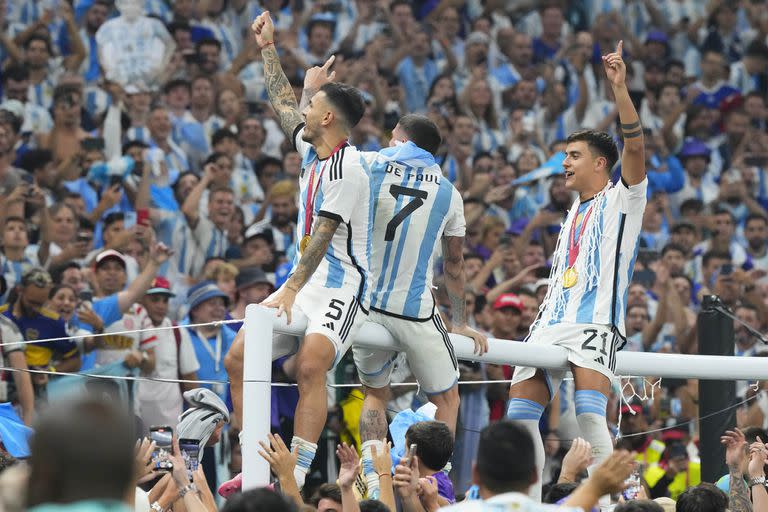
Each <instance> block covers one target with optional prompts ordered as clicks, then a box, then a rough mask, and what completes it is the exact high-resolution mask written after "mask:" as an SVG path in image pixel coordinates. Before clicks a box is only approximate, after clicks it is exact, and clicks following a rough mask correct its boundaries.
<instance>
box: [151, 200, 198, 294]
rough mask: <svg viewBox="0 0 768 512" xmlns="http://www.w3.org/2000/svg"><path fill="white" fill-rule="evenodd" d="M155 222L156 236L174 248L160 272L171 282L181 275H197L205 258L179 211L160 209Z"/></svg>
mask: <svg viewBox="0 0 768 512" xmlns="http://www.w3.org/2000/svg"><path fill="white" fill-rule="evenodd" d="M161 212H162V214H161V217H160V219H158V222H157V223H156V224H155V229H156V230H157V238H158V240H160V241H161V242H163V243H164V244H166V245H167V246H168V247H172V248H173V250H174V253H173V255H172V256H171V259H170V260H169V262H168V263H167V264H164V265H163V267H164V268H163V267H161V269H160V274H162V275H164V276H166V277H167V278H168V279H169V280H170V281H171V282H173V279H174V278H179V277H182V276H191V277H194V276H197V275H198V273H200V272H201V271H202V269H203V263H205V258H204V255H203V252H202V251H201V250H200V248H199V247H198V244H197V242H196V240H195V237H194V235H193V233H192V229H191V228H190V227H189V224H187V219H186V218H185V217H184V214H183V213H181V211H175V212H172V211H169V210H161Z"/></svg>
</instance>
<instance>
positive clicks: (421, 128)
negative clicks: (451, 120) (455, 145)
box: [397, 114, 443, 155]
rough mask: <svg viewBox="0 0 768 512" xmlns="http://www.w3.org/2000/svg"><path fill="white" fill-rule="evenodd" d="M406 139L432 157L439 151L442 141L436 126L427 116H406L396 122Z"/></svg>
mask: <svg viewBox="0 0 768 512" xmlns="http://www.w3.org/2000/svg"><path fill="white" fill-rule="evenodd" d="M397 124H399V125H400V128H402V130H403V131H404V132H405V134H406V135H407V136H408V138H409V139H410V140H411V141H413V143H414V144H416V145H417V146H419V147H420V148H421V149H424V150H426V151H429V152H430V153H432V154H433V155H434V154H435V153H437V150H438V149H440V144H441V143H442V141H443V139H442V137H440V130H438V128H437V125H436V124H435V123H433V122H432V120H431V119H430V118H428V117H427V116H420V115H418V114H406V115H404V116H403V117H401V118H400V121H398V122H397Z"/></svg>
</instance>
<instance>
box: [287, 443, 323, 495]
mask: <svg viewBox="0 0 768 512" xmlns="http://www.w3.org/2000/svg"><path fill="white" fill-rule="evenodd" d="M296 446H298V447H299V452H298V457H297V459H296V467H295V468H294V470H293V476H295V477H296V484H297V485H298V486H299V489H301V488H302V487H304V481H305V480H306V478H307V473H309V467H310V466H311V465H312V461H313V460H315V452H317V444H315V443H310V442H309V441H305V440H304V439H302V438H300V437H298V436H293V439H291V451H293V449H294V447H296Z"/></svg>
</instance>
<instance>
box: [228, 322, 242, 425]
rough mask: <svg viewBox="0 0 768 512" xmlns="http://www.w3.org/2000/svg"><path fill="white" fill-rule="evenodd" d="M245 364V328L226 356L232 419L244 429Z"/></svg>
mask: <svg viewBox="0 0 768 512" xmlns="http://www.w3.org/2000/svg"><path fill="white" fill-rule="evenodd" d="M244 364H245V327H241V328H240V330H239V331H237V336H235V340H234V341H233V342H232V346H231V347H229V351H228V352H227V355H226V356H224V368H226V370H227V375H228V376H229V394H230V396H231V397H232V409H233V411H232V417H233V418H234V419H235V423H236V424H237V425H238V426H239V427H240V430H242V428H243V365H244Z"/></svg>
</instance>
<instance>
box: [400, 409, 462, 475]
mask: <svg viewBox="0 0 768 512" xmlns="http://www.w3.org/2000/svg"><path fill="white" fill-rule="evenodd" d="M405 439H406V440H407V441H406V442H407V443H408V444H412V443H415V444H417V445H418V457H419V459H420V460H421V462H423V463H424V465H425V466H427V467H428V468H430V469H434V470H435V471H440V470H441V469H443V468H444V467H445V465H446V464H447V463H448V461H449V460H450V459H451V455H452V454H453V434H451V430H450V429H449V428H448V425H446V424H445V423H443V422H442V421H420V422H418V423H414V424H413V425H411V426H410V427H408V431H407V432H406V433H405Z"/></svg>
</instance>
